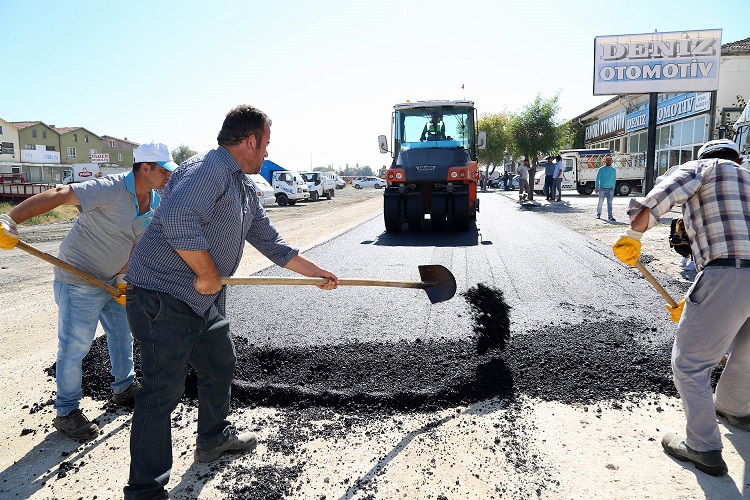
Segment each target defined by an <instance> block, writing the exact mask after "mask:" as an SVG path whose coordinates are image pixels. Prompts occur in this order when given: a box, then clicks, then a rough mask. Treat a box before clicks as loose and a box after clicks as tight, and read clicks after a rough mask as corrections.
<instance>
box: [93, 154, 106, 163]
mask: <svg viewBox="0 0 750 500" xmlns="http://www.w3.org/2000/svg"><path fill="white" fill-rule="evenodd" d="M91 162H92V163H109V153H94V154H92V155H91Z"/></svg>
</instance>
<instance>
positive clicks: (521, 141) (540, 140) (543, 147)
mask: <svg viewBox="0 0 750 500" xmlns="http://www.w3.org/2000/svg"><path fill="white" fill-rule="evenodd" d="M559 97H560V94H559V93H558V94H556V95H555V96H554V97H552V98H550V99H543V98H542V97H541V96H540V95H538V94H537V96H536V98H535V99H534V101H533V102H531V103H530V104H527V105H526V106H524V108H523V109H522V110H521V112H520V113H518V114H515V115H513V118H512V119H511V123H510V130H511V135H512V137H513V150H514V152H515V153H517V155H523V156H526V157H527V158H528V159H529V162H530V163H531V165H530V168H529V187H530V192H529V199H530V200H533V199H534V177H535V176H536V166H537V164H538V163H539V158H538V156H539V154H549V153H552V152H556V151H557V150H558V149H559V146H560V144H561V141H562V140H564V137H563V129H564V127H561V126H559V125H558V124H557V123H556V121H555V117H556V116H557V112H558V111H559V109H560V106H559V104H558V102H557V101H558V98H559Z"/></svg>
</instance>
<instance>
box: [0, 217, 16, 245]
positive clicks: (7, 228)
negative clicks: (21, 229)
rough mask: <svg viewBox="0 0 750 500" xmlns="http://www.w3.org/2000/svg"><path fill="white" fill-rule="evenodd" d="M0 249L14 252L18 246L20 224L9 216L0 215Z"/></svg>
mask: <svg viewBox="0 0 750 500" xmlns="http://www.w3.org/2000/svg"><path fill="white" fill-rule="evenodd" d="M0 229H2V230H0V248H2V249H3V250H13V249H14V248H15V247H16V245H17V244H18V224H16V221H14V220H13V219H11V218H10V216H9V215H8V214H2V215H0Z"/></svg>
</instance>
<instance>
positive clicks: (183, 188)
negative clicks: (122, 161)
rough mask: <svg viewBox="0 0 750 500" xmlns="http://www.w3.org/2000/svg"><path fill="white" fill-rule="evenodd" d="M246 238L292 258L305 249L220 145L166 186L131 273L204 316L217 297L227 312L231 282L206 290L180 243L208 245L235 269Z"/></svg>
mask: <svg viewBox="0 0 750 500" xmlns="http://www.w3.org/2000/svg"><path fill="white" fill-rule="evenodd" d="M245 241H247V242H248V243H250V244H251V245H253V246H254V247H255V248H256V249H257V250H258V251H259V252H260V253H262V254H263V255H265V256H266V257H268V258H269V259H270V260H271V261H272V262H273V263H274V264H277V265H279V266H282V267H283V266H285V265H286V264H287V263H288V262H289V261H290V260H291V259H292V258H293V257H294V256H295V255H297V253H298V250H297V249H296V248H293V247H291V246H289V245H288V244H287V243H286V242H285V241H284V240H283V239H282V238H281V236H279V233H278V232H277V231H276V228H275V227H274V226H273V224H272V223H271V221H270V219H269V218H268V215H267V214H266V211H265V210H264V209H263V207H261V206H260V203H259V202H258V196H257V195H256V193H255V188H254V186H253V184H252V182H250V180H249V179H248V178H247V176H246V175H245V173H244V172H243V171H242V168H240V166H239V164H237V162H236V161H235V159H234V158H233V157H232V156H231V155H230V154H229V152H228V151H227V150H226V149H225V148H223V147H219V148H218V149H214V150H212V151H209V152H208V153H205V154H200V155H197V156H194V157H192V158H190V159H189V160H186V161H185V162H183V163H182V165H180V167H179V168H178V169H177V170H175V171H174V173H173V174H172V176H171V177H170V179H169V182H168V183H167V186H166V187H165V188H164V194H163V196H162V200H161V205H160V206H159V208H158V210H157V211H156V213H155V214H154V217H153V220H152V221H151V224H150V225H149V227H148V229H147V230H146V232H145V233H144V234H143V237H142V238H141V239H140V241H139V242H138V244H137V245H136V247H135V250H133V255H132V256H131V258H130V265H129V267H128V271H127V274H126V276H125V279H126V281H127V282H128V283H132V284H133V285H136V286H138V287H141V288H147V289H149V290H155V291H159V292H164V293H168V294H170V295H172V296H174V297H175V298H177V299H179V300H181V301H183V302H185V303H186V304H188V305H189V306H190V307H191V308H192V309H193V310H194V311H195V312H196V313H197V314H199V315H201V316H203V315H204V314H205V313H206V311H208V309H209V308H210V307H211V304H213V303H216V304H217V306H218V308H219V311H220V312H221V313H222V314H223V312H224V299H225V288H226V287H224V288H222V290H221V292H219V293H216V294H212V295H203V294H200V293H198V291H197V290H196V289H195V286H194V278H195V274H194V273H193V271H192V269H190V267H188V265H187V264H186V263H185V261H184V260H182V258H181V257H180V256H179V254H178V253H177V252H176V251H175V249H178V250H198V251H200V250H208V251H209V252H210V254H211V257H212V258H213V260H214V262H215V263H216V267H217V268H218V270H219V273H220V274H221V275H222V276H231V275H232V274H234V272H235V271H236V270H237V267H238V265H239V263H240V259H241V258H242V250H243V247H244V244H245Z"/></svg>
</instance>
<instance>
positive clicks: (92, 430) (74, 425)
mask: <svg viewBox="0 0 750 500" xmlns="http://www.w3.org/2000/svg"><path fill="white" fill-rule="evenodd" d="M52 425H54V426H55V429H57V430H58V431H60V432H62V433H63V434H65V435H66V436H68V437H70V438H73V439H76V440H79V441H91V440H92V439H96V438H97V436H99V426H98V425H96V424H95V423H94V422H91V421H90V420H89V419H88V418H86V415H84V414H83V412H82V411H81V409H80V408H79V409H77V410H75V411H72V412H71V413H70V414H68V415H65V416H64V417H55V420H54V421H53V422H52Z"/></svg>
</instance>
